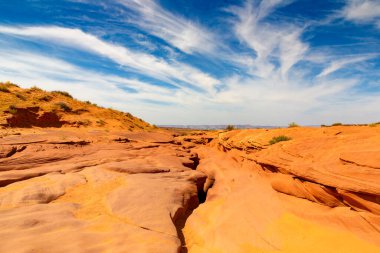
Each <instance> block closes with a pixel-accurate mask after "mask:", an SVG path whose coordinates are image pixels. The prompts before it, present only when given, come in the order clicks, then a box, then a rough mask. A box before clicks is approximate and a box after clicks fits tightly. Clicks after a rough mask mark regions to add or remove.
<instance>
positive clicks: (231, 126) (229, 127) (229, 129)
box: [226, 125, 235, 131]
mask: <svg viewBox="0 0 380 253" xmlns="http://www.w3.org/2000/svg"><path fill="white" fill-rule="evenodd" d="M234 129H235V126H234V125H228V126H227V127H226V130H227V131H231V130H234Z"/></svg>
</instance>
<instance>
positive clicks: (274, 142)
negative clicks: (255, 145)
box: [269, 135, 292, 145]
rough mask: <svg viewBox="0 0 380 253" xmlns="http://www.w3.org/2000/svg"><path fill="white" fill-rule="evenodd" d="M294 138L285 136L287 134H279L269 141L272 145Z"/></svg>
mask: <svg viewBox="0 0 380 253" xmlns="http://www.w3.org/2000/svg"><path fill="white" fill-rule="evenodd" d="M291 139H292V138H290V137H288V136H285V135H279V136H275V137H273V138H272V139H271V140H270V141H269V144H270V145H273V144H276V143H278V142H282V141H290V140H291Z"/></svg>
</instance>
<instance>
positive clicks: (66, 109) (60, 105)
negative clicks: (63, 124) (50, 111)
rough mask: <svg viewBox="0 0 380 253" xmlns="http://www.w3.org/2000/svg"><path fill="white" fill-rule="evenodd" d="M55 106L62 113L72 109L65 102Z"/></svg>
mask: <svg viewBox="0 0 380 253" xmlns="http://www.w3.org/2000/svg"><path fill="white" fill-rule="evenodd" d="M55 105H56V106H58V107H59V108H60V109H61V110H62V111H64V112H71V110H72V108H71V107H70V106H69V105H67V104H66V103H65V102H58V103H56V104H55Z"/></svg>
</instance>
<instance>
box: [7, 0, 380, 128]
mask: <svg viewBox="0 0 380 253" xmlns="http://www.w3.org/2000/svg"><path fill="white" fill-rule="evenodd" d="M0 80H1V81H7V80H10V81H12V82H15V83H18V84H19V85H21V86H22V87H31V86H34V85H37V86H39V87H41V88H44V89H47V90H65V91H69V92H70V93H71V94H73V95H74V96H75V97H76V98H78V99H83V100H91V101H93V102H95V103H98V104H101V105H103V106H106V107H112V108H115V109H120V110H123V111H128V112H131V113H132V114H134V115H137V116H139V117H141V118H143V119H145V120H146V121H148V122H151V123H154V124H255V125H287V123H289V122H292V121H296V122H298V123H299V124H305V125H312V124H330V123H333V122H343V123H369V122H377V121H380V81H379V80H380V1H379V0H334V1H333V0H318V1H311V0H298V1H297V0H265V1H259V0H212V1H204V0H108V1H107V0H105V1H96V0H95V1H94V0H91V1H90V0H59V1H53V0H13V1H8V0H0Z"/></svg>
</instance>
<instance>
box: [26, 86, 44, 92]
mask: <svg viewBox="0 0 380 253" xmlns="http://www.w3.org/2000/svg"><path fill="white" fill-rule="evenodd" d="M29 91H30V92H32V91H42V89H40V88H38V87H37V86H33V87H31V88H30V89H29Z"/></svg>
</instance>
